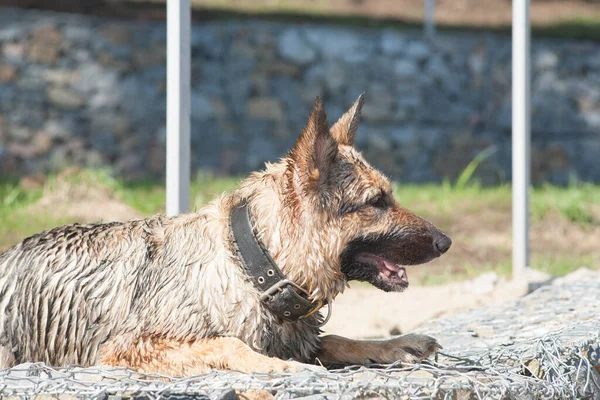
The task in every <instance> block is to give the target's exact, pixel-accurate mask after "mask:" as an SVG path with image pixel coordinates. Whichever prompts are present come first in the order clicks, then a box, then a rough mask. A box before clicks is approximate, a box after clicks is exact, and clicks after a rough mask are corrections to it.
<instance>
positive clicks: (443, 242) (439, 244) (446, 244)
mask: <svg viewBox="0 0 600 400" xmlns="http://www.w3.org/2000/svg"><path fill="white" fill-rule="evenodd" d="M450 246H452V239H450V238H449V237H448V236H446V235H444V234H443V233H442V234H440V235H439V236H438V237H437V238H436V239H435V247H436V248H437V249H438V250H439V252H440V253H442V254H444V253H445V252H447V251H448V249H449V248H450Z"/></svg>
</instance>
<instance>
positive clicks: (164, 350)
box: [100, 337, 311, 376]
mask: <svg viewBox="0 0 600 400" xmlns="http://www.w3.org/2000/svg"><path fill="white" fill-rule="evenodd" d="M100 363H101V364H104V365H112V366H124V367H129V368H132V369H135V370H138V371H140V372H147V373H150V372H157V373H161V374H165V375H169V376H190V375H198V374H201V373H205V372H208V371H210V370H211V369H225V370H236V371H241V372H262V373H277V372H296V371H300V370H302V369H304V368H306V367H308V368H310V367H311V366H307V365H304V364H301V363H298V362H295V361H284V360H281V359H279V358H276V357H267V356H265V355H262V354H259V353H257V352H255V351H254V350H252V349H251V348H250V347H249V346H248V345H246V344H245V343H244V342H242V341H241V340H239V339H237V338H234V337H217V338H210V339H201V340H196V341H191V342H179V341H175V340H166V339H154V338H144V339H140V340H137V341H134V342H132V343H130V344H129V345H127V347H125V348H124V347H123V344H119V343H111V342H109V343H107V344H106V345H104V347H103V348H102V350H101V359H100Z"/></svg>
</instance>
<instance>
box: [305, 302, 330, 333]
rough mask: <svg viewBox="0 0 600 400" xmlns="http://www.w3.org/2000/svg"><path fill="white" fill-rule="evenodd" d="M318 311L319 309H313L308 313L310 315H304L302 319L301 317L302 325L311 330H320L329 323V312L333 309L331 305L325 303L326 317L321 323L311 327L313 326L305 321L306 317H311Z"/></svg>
mask: <svg viewBox="0 0 600 400" xmlns="http://www.w3.org/2000/svg"><path fill="white" fill-rule="evenodd" d="M320 309H321V307H319V308H315V309H314V310H313V311H312V312H310V313H308V314H306V315H305V316H304V317H302V320H304V323H305V324H306V325H308V326H311V327H313V328H320V327H322V326H323V325H325V324H326V323H327V321H329V318H331V312H332V309H333V307H332V305H331V303H327V316H326V317H325V319H324V320H323V321H322V322H320V323H318V324H316V325H313V324H309V323H308V321H306V317H309V316H311V315H312V314H313V313H315V312H317V311H319V310H320Z"/></svg>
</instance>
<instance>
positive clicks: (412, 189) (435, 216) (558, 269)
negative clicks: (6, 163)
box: [0, 170, 600, 284]
mask: <svg viewBox="0 0 600 400" xmlns="http://www.w3.org/2000/svg"><path fill="white" fill-rule="evenodd" d="M64 180H65V179H64V178H61V179H58V178H57V177H56V176H51V177H49V179H48V181H47V182H46V189H45V190H46V191H52V188H53V187H55V186H56V185H59V184H60V182H62V184H64ZM239 181H240V178H235V177H234V178H213V177H211V176H210V175H208V174H199V175H198V176H197V177H196V178H195V179H194V181H193V182H192V185H191V193H192V196H191V202H190V203H191V209H193V210H194V209H198V208H200V207H201V206H202V205H203V204H205V203H207V202H208V201H209V200H211V199H212V198H213V197H215V196H216V195H218V194H220V193H222V192H223V191H226V190H231V189H234V188H235V187H236V186H237V184H238V183H239ZM67 182H68V183H69V184H70V185H87V187H93V188H104V189H103V190H106V191H107V192H108V193H110V194H111V196H113V197H115V198H116V199H118V200H120V201H122V202H123V203H125V204H127V205H129V206H131V207H133V208H135V209H137V210H138V211H140V212H141V213H142V214H143V215H152V214H155V213H163V212H164V206H165V187H164V182H152V181H145V182H125V181H122V180H118V179H115V178H113V177H111V175H110V174H109V173H108V172H107V171H103V170H84V171H82V172H81V173H78V174H75V175H73V176H70V177H69V178H67ZM394 191H395V195H396V198H397V199H398V200H399V201H400V203H401V204H402V205H403V206H405V207H406V208H408V209H410V210H412V211H414V212H416V213H417V214H419V215H422V216H424V217H425V218H428V219H431V220H432V221H435V223H436V224H437V225H438V226H440V227H442V228H443V229H444V230H446V229H448V230H450V231H452V230H453V229H454V230H455V228H461V226H460V224H461V216H465V215H467V216H476V218H480V219H481V221H479V220H477V224H481V226H483V227H488V228H489V226H491V225H493V224H495V223H497V218H498V216H500V217H501V220H502V221H504V222H503V223H504V226H506V224H507V223H508V224H509V223H510V220H509V219H508V218H509V215H510V210H511V188H510V186H509V185H508V184H505V185H500V186H495V187H484V186H481V185H479V184H478V183H477V182H475V183H470V180H467V181H465V182H463V184H461V186H457V185H456V184H451V183H450V182H444V183H442V184H421V185H415V184H394ZM43 195H44V190H42V189H41V188H39V189H31V190H25V189H23V188H22V187H20V186H19V184H18V183H16V182H14V181H0V250H2V249H5V248H7V247H8V246H11V245H12V244H14V243H17V242H18V241H20V240H22V239H23V238H24V237H27V236H30V235H32V234H35V233H37V232H40V231H42V230H44V229H48V228H51V227H54V226H58V225H62V224H65V223H69V222H75V221H70V220H68V219H67V218H64V217H61V216H59V215H52V214H50V213H48V214H45V213H34V212H31V211H30V210H31V208H30V206H32V205H34V204H35V203H36V202H37V201H39V200H40V199H41V198H42V196H43ZM530 210H531V222H532V224H533V226H534V227H535V225H536V224H537V223H540V222H541V221H542V220H543V219H544V218H554V219H556V218H560V219H562V220H566V221H568V222H569V223H570V224H571V225H569V226H573V227H579V228H577V229H583V230H584V231H587V230H588V229H589V231H590V232H598V230H597V229H598V226H600V185H592V184H582V183H578V184H572V185H571V186H569V187H556V186H551V185H544V186H540V187H536V188H533V189H532V190H531V203H530ZM490 211H493V212H490ZM491 214H494V216H493V215H491ZM488 215H489V217H488ZM494 218H496V219H494ZM474 229H476V228H474ZM459 230H460V229H459ZM594 230H595V231H594ZM507 234H508V232H507ZM459 240H460V241H461V246H463V247H465V246H466V247H468V248H470V249H475V250H476V251H478V250H480V242H479V237H478V234H477V232H466V233H464V229H463V234H462V236H461V237H460V239H459ZM576 245H577V244H576V243H575V244H574V250H573V252H571V254H558V252H556V251H554V252H553V251H547V252H546V251H544V252H543V254H533V255H532V267H534V268H537V269H539V270H542V271H545V272H548V273H550V274H552V275H563V274H565V273H568V272H570V271H572V270H573V269H574V268H577V267H579V266H582V265H587V266H590V267H592V268H593V267H594V266H596V267H598V266H599V265H598V263H599V260H600V258H599V257H598V256H597V255H593V254H590V253H589V250H585V249H584V250H585V251H583V250H582V251H581V252H578V250H577V246H576ZM502 246H503V247H502V248H500V247H498V248H497V249H495V250H494V251H495V254H496V255H495V256H494V257H492V258H491V259H492V260H494V261H489V259H488V258H487V257H486V258H483V260H484V261H483V262H481V259H477V258H472V257H470V256H468V254H467V255H466V256H465V257H466V258H465V259H462V258H460V259H455V260H454V261H453V263H454V264H453V265H454V266H453V267H452V268H447V269H437V270H435V271H433V270H431V272H426V271H424V274H423V275H422V276H421V277H419V279H418V281H417V282H419V283H423V284H438V283H443V282H447V281H448V280H451V279H456V278H468V277H472V276H474V275H477V274H479V273H482V272H486V271H490V270H495V271H497V272H498V273H500V274H503V275H509V273H510V266H511V263H510V257H509V256H508V255H509V254H510V249H509V248H506V245H502ZM549 250H552V249H549ZM474 260H477V261H474ZM486 264H487V265H486ZM456 268H459V270H458V272H457V270H456ZM428 274H429V275H428Z"/></svg>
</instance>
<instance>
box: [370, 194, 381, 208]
mask: <svg viewBox="0 0 600 400" xmlns="http://www.w3.org/2000/svg"><path fill="white" fill-rule="evenodd" d="M367 204H369V205H370V206H373V207H377V208H383V207H385V199H384V198H383V195H382V194H378V195H376V196H373V197H371V198H370V199H369V201H368V202H367Z"/></svg>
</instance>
